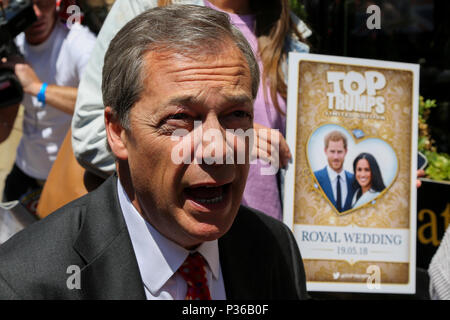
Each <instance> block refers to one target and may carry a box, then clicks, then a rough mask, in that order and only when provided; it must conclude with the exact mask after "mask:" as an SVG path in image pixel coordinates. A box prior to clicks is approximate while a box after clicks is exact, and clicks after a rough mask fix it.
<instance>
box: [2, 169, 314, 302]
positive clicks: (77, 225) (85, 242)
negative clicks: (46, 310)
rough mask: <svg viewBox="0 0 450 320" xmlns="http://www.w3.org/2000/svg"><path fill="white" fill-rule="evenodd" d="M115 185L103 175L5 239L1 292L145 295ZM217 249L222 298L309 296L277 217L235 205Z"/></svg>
mask: <svg viewBox="0 0 450 320" xmlns="http://www.w3.org/2000/svg"><path fill="white" fill-rule="evenodd" d="M116 184H117V177H111V178H109V179H108V180H106V182H105V183H104V184H103V185H102V186H100V187H99V188H98V189H97V190H95V191H93V192H91V193H89V194H87V195H86V196H84V197H82V198H79V199H77V200H75V201H73V202H71V203H70V204H68V205H66V206H64V207H63V208H61V209H59V210H58V211H56V212H55V213H53V214H51V215H49V216H48V217H47V218H45V219H43V220H41V221H39V222H36V223H34V224H32V225H30V226H29V227H27V228H26V229H25V230H23V231H21V232H19V233H18V234H16V235H15V236H14V237H12V238H11V239H10V240H9V241H7V242H6V243H4V244H3V245H2V246H1V247H0V299H145V293H144V287H143V283H142V279H141V276H140V273H139V268H138V264H137V261H136V257H135V254H134V251H133V248H132V244H131V240H130V236H129V234H128V229H127V227H126V223H125V220H124V218H123V215H122V211H121V209H120V206H119V201H118V197H117V187H116ZM219 253H220V263H221V266H222V272H223V277H224V283H225V291H226V295H227V298H228V299H303V298H307V293H306V286H305V272H304V269H303V263H302V260H301V256H300V253H299V250H298V247H297V244H296V242H295V239H294V237H293V235H292V233H291V232H290V230H289V229H288V228H287V227H286V226H285V225H284V224H282V223H281V222H279V221H276V220H275V219H272V218H270V217H268V216H266V215H264V214H262V213H259V212H256V211H254V210H250V209H249V208H246V207H241V208H240V210H239V213H238V215H237V217H236V219H235V221H234V223H233V225H232V227H231V229H230V230H229V232H228V233H227V234H226V235H225V236H223V237H222V238H220V239H219ZM71 265H76V266H79V267H80V269H81V273H80V277H81V288H80V289H76V288H75V289H69V288H68V286H67V282H69V284H70V283H72V284H74V283H76V282H74V281H73V279H74V278H73V275H74V272H73V271H70V270H71V269H69V273H68V267H69V266H71ZM71 276H72V278H70V277H71ZM68 279H69V281H68ZM71 279H72V281H71ZM72 288H73V286H72Z"/></svg>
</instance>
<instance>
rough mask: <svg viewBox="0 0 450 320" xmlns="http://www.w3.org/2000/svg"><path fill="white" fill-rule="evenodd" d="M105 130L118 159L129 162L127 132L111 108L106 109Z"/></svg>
mask: <svg viewBox="0 0 450 320" xmlns="http://www.w3.org/2000/svg"><path fill="white" fill-rule="evenodd" d="M105 128H106V138H107V139H108V144H109V147H110V148H111V151H112V152H113V153H114V155H115V156H116V158H117V159H119V160H127V159H128V150H127V144H126V131H125V129H124V128H123V127H122V125H121V124H120V121H119V119H118V118H117V116H116V115H115V113H114V111H113V110H112V108H111V107H106V108H105Z"/></svg>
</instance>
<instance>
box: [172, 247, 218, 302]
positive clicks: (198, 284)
mask: <svg viewBox="0 0 450 320" xmlns="http://www.w3.org/2000/svg"><path fill="white" fill-rule="evenodd" d="M205 266H206V264H205V259H203V257H202V255H201V254H199V253H198V252H195V253H191V254H190V255H189V256H188V257H187V258H186V261H184V263H183V264H182V265H181V267H180V268H179V269H178V272H179V273H180V274H181V275H182V276H183V278H184V280H185V281H186V283H187V285H188V290H187V293H186V298H185V300H211V295H210V293H209V288H208V285H207V280H206V272H205Z"/></svg>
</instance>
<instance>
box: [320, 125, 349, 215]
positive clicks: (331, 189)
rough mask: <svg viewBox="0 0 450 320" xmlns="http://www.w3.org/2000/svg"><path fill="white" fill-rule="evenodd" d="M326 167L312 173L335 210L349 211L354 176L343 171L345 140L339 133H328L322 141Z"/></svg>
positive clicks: (345, 153) (345, 151)
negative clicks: (326, 162) (326, 161)
mask: <svg viewBox="0 0 450 320" xmlns="http://www.w3.org/2000/svg"><path fill="white" fill-rule="evenodd" d="M324 143H325V149H324V151H325V155H326V157H327V160H328V165H326V166H325V167H324V168H323V169H321V170H317V171H315V172H314V175H315V176H316V179H317V181H318V182H319V184H320V186H321V187H322V190H323V192H325V194H326V196H327V197H328V199H329V200H330V202H331V203H332V204H333V206H334V207H335V208H336V210H337V211H339V212H343V211H347V210H350V209H351V205H352V198H353V193H354V187H353V182H354V180H355V178H354V175H353V174H352V173H350V172H348V171H346V170H344V161H345V156H346V155H347V138H346V137H345V136H344V135H343V134H342V133H341V132H340V131H337V130H335V131H331V132H329V133H328V134H327V135H326V136H325V139H324Z"/></svg>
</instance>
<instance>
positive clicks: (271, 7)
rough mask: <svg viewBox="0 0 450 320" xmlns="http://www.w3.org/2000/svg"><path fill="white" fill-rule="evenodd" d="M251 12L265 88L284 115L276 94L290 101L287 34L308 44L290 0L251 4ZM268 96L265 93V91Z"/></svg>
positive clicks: (162, 2)
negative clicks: (284, 68)
mask: <svg viewBox="0 0 450 320" xmlns="http://www.w3.org/2000/svg"><path fill="white" fill-rule="evenodd" d="M171 3H172V0H158V6H166V5H169V4H171ZM250 9H251V10H252V13H253V14H255V16H256V30H255V34H256V37H257V38H258V51H259V55H260V57H261V61H262V65H263V70H262V71H263V79H265V81H263V82H262V85H263V86H265V85H269V88H270V96H271V98H272V102H273V104H274V106H275V108H276V109H277V111H278V112H280V113H281V114H283V115H284V114H285V113H284V112H283V111H282V110H281V108H280V105H279V104H278V99H277V93H279V94H280V95H281V96H282V97H283V99H286V98H287V85H286V82H285V76H284V74H283V71H282V70H281V65H282V62H283V61H285V60H286V58H287V53H286V52H284V51H283V48H284V42H285V39H286V36H287V35H288V34H290V33H291V34H293V35H295V36H296V37H297V38H298V39H299V40H300V41H303V42H305V39H304V38H303V37H302V35H301V33H300V32H299V31H298V29H297V27H296V26H295V24H294V23H293V21H292V19H291V17H290V9H289V2H288V0H277V1H274V0H250ZM264 92H266V91H264Z"/></svg>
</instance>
